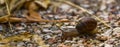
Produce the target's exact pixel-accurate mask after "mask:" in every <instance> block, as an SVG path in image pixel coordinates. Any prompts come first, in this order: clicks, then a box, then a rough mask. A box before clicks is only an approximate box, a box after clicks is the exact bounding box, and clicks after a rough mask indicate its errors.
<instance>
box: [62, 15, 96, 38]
mask: <svg viewBox="0 0 120 47" xmlns="http://www.w3.org/2000/svg"><path fill="white" fill-rule="evenodd" d="M96 27H97V21H96V20H95V19H94V18H91V17H84V18H82V19H81V20H80V21H79V23H78V24H77V25H76V27H75V28H74V29H70V30H69V31H68V32H63V39H67V38H68V37H76V36H79V35H80V34H86V35H94V34H95V33H97V31H96Z"/></svg>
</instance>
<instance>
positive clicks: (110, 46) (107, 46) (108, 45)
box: [104, 44, 113, 47]
mask: <svg viewBox="0 0 120 47" xmlns="http://www.w3.org/2000/svg"><path fill="white" fill-rule="evenodd" d="M104 47H113V45H111V44H105V46H104Z"/></svg>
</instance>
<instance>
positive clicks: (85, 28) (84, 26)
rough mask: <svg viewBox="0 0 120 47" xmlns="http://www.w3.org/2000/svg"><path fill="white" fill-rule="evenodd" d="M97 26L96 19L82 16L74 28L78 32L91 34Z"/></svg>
mask: <svg viewBox="0 0 120 47" xmlns="http://www.w3.org/2000/svg"><path fill="white" fill-rule="evenodd" d="M96 27H97V21H96V20H95V19H94V18H91V17H84V18H82V19H81V20H80V21H79V23H78V24H77V25H76V29H77V31H78V32H79V33H80V34H93V33H95V32H93V30H95V29H96Z"/></svg>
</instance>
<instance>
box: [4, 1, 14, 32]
mask: <svg viewBox="0 0 120 47" xmlns="http://www.w3.org/2000/svg"><path fill="white" fill-rule="evenodd" d="M5 3H6V7H7V12H8V24H9V26H10V30H11V31H12V26H11V23H10V22H9V17H10V16H11V13H10V6H8V0H5Z"/></svg>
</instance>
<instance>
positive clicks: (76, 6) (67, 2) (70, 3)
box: [61, 0, 111, 27]
mask: <svg viewBox="0 0 120 47" xmlns="http://www.w3.org/2000/svg"><path fill="white" fill-rule="evenodd" d="M61 2H63V3H66V4H68V5H71V6H73V7H75V8H77V9H81V10H82V11H84V12H87V13H88V14H90V15H92V16H93V17H95V18H96V19H97V20H98V21H100V22H101V23H103V24H104V25H105V26H106V27H111V26H110V25H108V24H106V22H105V21H103V20H101V19H100V18H99V17H97V16H95V15H93V14H91V13H90V12H89V11H88V10H87V9H84V8H82V7H80V6H78V5H75V4H73V3H72V2H70V1H63V0H62V1H61Z"/></svg>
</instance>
